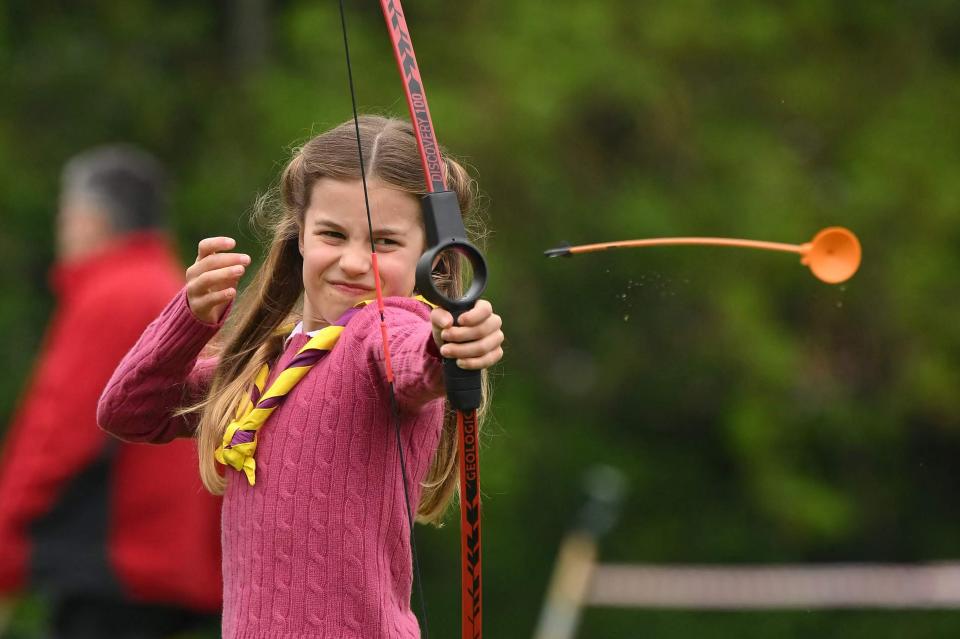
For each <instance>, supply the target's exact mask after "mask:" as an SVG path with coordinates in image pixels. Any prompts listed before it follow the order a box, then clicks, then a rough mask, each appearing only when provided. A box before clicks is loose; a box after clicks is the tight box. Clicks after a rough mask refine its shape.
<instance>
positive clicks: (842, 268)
mask: <svg viewBox="0 0 960 639" xmlns="http://www.w3.org/2000/svg"><path fill="white" fill-rule="evenodd" d="M800 248H801V253H800V254H801V255H802V256H803V257H801V258H800V263H801V264H804V265H806V266H807V267H808V268H809V269H810V270H811V271H812V272H813V274H814V275H815V276H817V277H818V278H819V279H821V280H823V281H824V282H826V283H827V284H839V283H840V282H846V281H847V280H849V279H850V278H851V277H853V274H854V273H856V272H857V269H858V268H860V258H861V255H862V251H861V250H860V240H858V239H857V236H856V235H854V234H853V233H852V232H850V231H848V230H847V229H845V228H843V227H841V226H831V227H830V228H826V229H823V230H822V231H820V232H819V233H817V234H816V236H814V238H813V240H812V241H811V242H809V243H808V244H803V245H801V247H800Z"/></svg>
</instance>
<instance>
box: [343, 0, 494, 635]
mask: <svg viewBox="0 0 960 639" xmlns="http://www.w3.org/2000/svg"><path fill="white" fill-rule="evenodd" d="M380 8H381V10H382V12H383V17H384V20H385V21H386V23H387V30H388V31H389V33H390V41H391V43H392V45H393V52H394V57H395V58H396V61H397V68H398V69H399V71H400V75H401V77H402V79H403V89H404V93H405V95H406V99H407V106H408V108H409V110H410V118H411V120H412V123H413V130H414V134H415V137H416V140H417V148H418V151H419V152H420V159H421V162H422V163H423V170H424V175H425V178H426V195H424V196H423V198H422V199H421V206H422V209H423V222H424V228H425V230H426V239H427V249H426V251H425V252H424V254H423V255H422V256H421V258H420V260H419V262H418V263H417V269H416V282H417V290H418V291H419V292H420V294H421V295H423V296H424V297H425V298H426V299H428V300H429V301H430V302H433V303H434V304H436V305H438V306H441V307H442V308H444V309H446V310H447V311H449V312H450V313H451V314H452V315H453V321H454V323H455V324H456V322H457V318H458V317H459V316H460V315H461V314H462V313H464V312H466V311H468V310H470V309H471V308H473V306H474V304H475V303H476V301H477V300H478V299H479V298H480V294H481V293H483V290H484V288H485V287H486V282H487V267H486V261H485V259H484V257H483V254H482V253H481V252H480V251H479V249H477V248H476V247H475V246H474V245H473V244H471V243H470V241H469V240H468V239H467V233H466V230H465V228H464V226H463V218H462V216H461V213H460V205H459V203H458V201H457V196H456V193H454V192H453V191H450V190H448V189H447V181H446V175H445V171H444V163H443V158H442V156H441V154H440V148H439V145H438V144H437V138H436V134H435V133H434V129H433V122H432V120H431V118H430V109H429V107H428V106H427V97H426V94H425V93H424V89H423V82H422V80H421V78H420V70H419V66H418V65H417V58H416V55H415V54H414V51H413V43H412V42H411V40H410V34H409V30H408V29H407V23H406V19H405V18H404V16H403V9H402V6H401V4H400V1H399V0H380ZM340 19H341V25H342V27H343V41H344V51H345V53H346V56H347V73H348V77H349V80H350V96H351V100H352V103H353V117H354V125H355V128H356V133H357V149H358V151H359V153H360V172H361V179H362V181H363V190H364V198H365V200H366V197H367V186H366V172H365V169H364V166H363V150H362V148H361V146H360V126H359V121H358V116H357V101H356V93H355V91H354V86H353V72H352V70H351V68H350V67H351V65H350V49H349V45H348V41H347V40H348V39H347V28H346V18H345V16H344V10H343V0H340ZM366 210H367V223H368V225H369V227H370V250H371V254H372V264H373V271H374V279H375V282H376V296H377V307H378V309H379V312H380V331H381V334H382V337H383V348H384V365H385V367H386V376H387V383H388V386H389V389H390V398H391V405H392V409H393V412H394V425H395V432H396V437H397V448H398V450H399V453H400V470H401V474H402V477H401V479H402V481H403V487H404V499H405V501H406V507H407V520H408V523H409V528H410V537H411V549H412V552H413V561H414V564H415V567H416V572H417V575H416V578H417V583H418V588H419V596H420V605H421V610H422V613H423V617H424V620H423V621H424V623H423V625H424V636H426V635H427V634H428V631H427V623H426V606H425V602H424V599H423V585H422V579H421V578H420V574H419V572H420V570H419V561H418V558H417V551H416V541H415V536H414V532H413V523H414V518H413V509H412V507H411V504H410V499H409V496H408V495H407V477H406V464H405V462H404V459H403V448H402V446H401V442H400V429H399V415H398V412H397V406H396V399H395V395H394V388H393V371H392V370H391V366H390V350H389V346H388V327H387V323H386V316H385V311H384V306H383V294H382V291H381V287H380V272H379V268H378V266H377V250H376V245H375V243H374V241H373V222H372V219H371V215H370V204H369V201H368V200H366ZM447 252H453V253H456V254H457V255H459V256H462V257H464V258H465V259H467V260H468V261H469V262H470V266H471V269H472V276H473V279H472V281H471V283H470V287H469V289H468V290H467V292H466V293H465V294H464V295H463V296H462V297H459V298H451V297H448V296H447V295H446V294H445V293H444V292H443V291H441V290H440V289H438V288H437V285H436V282H435V281H434V278H433V266H434V264H435V262H436V260H437V259H438V258H439V257H440V256H441V255H443V254H444V253H447ZM443 372H444V382H445V385H446V390H447V398H448V400H449V401H450V405H451V406H452V407H453V408H454V409H455V410H456V413H457V432H458V440H459V461H460V464H459V465H460V528H461V555H462V556H461V606H462V617H463V619H462V631H461V632H462V637H463V639H480V637H481V634H482V604H483V601H482V596H481V593H482V591H481V585H482V584H481V562H480V558H481V556H480V555H481V552H480V551H481V536H480V521H481V517H480V458H479V442H478V440H477V409H478V408H479V407H480V404H481V401H482V399H483V394H482V386H481V372H480V371H479V370H463V369H461V368H460V367H458V366H457V363H456V361H455V360H452V359H448V358H445V359H444V361H443Z"/></svg>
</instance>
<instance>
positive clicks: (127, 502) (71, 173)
mask: <svg viewBox="0 0 960 639" xmlns="http://www.w3.org/2000/svg"><path fill="white" fill-rule="evenodd" d="M164 182H165V180H164V175H163V170H162V168H161V166H160V165H159V163H158V162H157V161H156V160H155V159H153V158H152V157H151V156H149V155H147V154H146V153H144V152H142V151H139V150H137V149H134V148H132V147H128V146H109V147H100V148H96V149H92V150H90V151H87V152H85V153H83V154H81V155H79V156H76V157H74V158H73V159H72V160H70V161H69V162H68V163H67V165H66V167H65V168H64V171H63V177H62V192H61V195H60V206H59V213H58V216H57V229H56V231H57V232H56V235H57V262H56V264H55V265H54V267H53V270H52V286H53V288H54V291H55V294H56V297H57V301H58V306H57V309H56V311H55V313H54V316H53V318H52V320H51V322H50V325H49V327H48V329H47V333H46V336H45V338H44V345H43V348H42V352H41V353H40V356H39V358H38V361H37V363H36V367H35V370H34V372H33V377H32V381H31V382H30V384H29V386H28V387H27V389H26V392H25V395H24V396H23V399H22V401H21V405H20V407H19V409H18V411H17V412H16V413H15V415H14V419H13V421H12V423H11V424H10V426H9V429H8V431H7V438H6V441H5V442H3V444H2V451H0V600H4V599H5V600H6V605H7V608H9V607H10V606H11V602H12V601H13V598H14V597H15V596H16V595H17V594H20V593H28V592H29V593H35V594H37V595H39V596H40V597H41V598H42V599H43V600H44V601H45V602H46V603H47V604H48V606H49V611H50V619H49V624H50V629H49V633H48V634H49V636H51V637H56V638H58V639H60V638H62V639H70V638H85V637H90V638H93V637H97V638H111V639H122V638H124V637H143V638H147V637H163V636H168V635H170V634H174V633H182V632H189V631H196V630H199V631H201V632H202V631H203V630H204V629H206V628H214V629H215V628H216V627H217V625H218V618H219V614H218V613H219V609H220V601H221V584H220V546H219V508H220V501H219V499H217V498H215V497H213V496H211V495H209V494H208V493H207V492H206V491H205V490H203V487H202V485H201V482H200V478H199V473H198V470H197V462H196V451H195V449H194V444H193V442H192V441H191V440H188V439H187V440H180V441H178V442H175V443H174V444H171V445H167V446H149V445H143V444H126V443H122V442H119V441H117V440H116V439H114V438H112V437H110V436H109V435H107V434H106V433H104V432H103V431H102V430H100V429H99V428H98V427H97V423H96V407H97V400H98V398H99V396H100V393H101V391H102V390H103V387H104V385H105V384H106V382H107V380H108V379H109V378H110V375H111V373H112V372H113V370H114V369H115V368H116V366H117V364H118V362H119V361H120V359H121V358H122V357H123V355H124V354H125V353H126V352H127V351H128V350H130V348H131V347H132V346H133V345H134V343H135V342H136V340H137V338H138V337H139V336H140V334H141V333H142V332H143V330H144V328H146V326H147V324H148V323H149V322H150V321H151V320H152V319H153V318H154V317H156V316H157V315H158V314H159V312H160V311H161V310H162V309H163V307H164V306H165V305H166V303H167V301H168V300H169V299H170V298H171V297H172V296H173V295H174V294H175V293H176V292H177V291H178V290H180V288H181V287H182V286H183V275H182V274H183V270H182V267H181V266H180V265H179V263H178V261H177V260H176V258H175V257H174V254H173V252H172V250H171V248H170V246H169V244H168V241H167V238H166V235H165V233H164V231H163V226H164V218H165V209H166V194H165V185H164ZM0 634H2V629H0Z"/></svg>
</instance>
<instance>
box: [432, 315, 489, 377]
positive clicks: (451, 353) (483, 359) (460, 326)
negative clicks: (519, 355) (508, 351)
mask: <svg viewBox="0 0 960 639" xmlns="http://www.w3.org/2000/svg"><path fill="white" fill-rule="evenodd" d="M430 322H431V323H432V324H433V339H434V341H435V342H436V343H437V346H439V347H440V354H441V355H443V356H444V357H448V358H450V359H455V360H457V366H459V367H460V368H462V369H464V370H479V369H481V368H489V367H491V366H493V365H494V364H496V363H497V362H499V361H500V359H501V358H502V357H503V348H501V345H502V344H503V331H501V330H500V327H501V326H502V325H503V320H501V319H500V316H499V315H497V314H496V313H494V312H493V306H491V305H490V302H488V301H487V300H478V301H477V304H476V305H475V306H474V307H473V308H472V309H470V310H469V311H467V312H466V313H464V314H463V315H461V316H460V318H459V319H458V320H457V325H456V326H454V325H453V316H452V315H451V314H450V313H449V311H445V310H444V309H442V308H435V309H433V310H432V311H431V312H430Z"/></svg>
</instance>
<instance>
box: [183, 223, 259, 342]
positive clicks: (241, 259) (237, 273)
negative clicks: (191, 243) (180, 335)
mask: <svg viewBox="0 0 960 639" xmlns="http://www.w3.org/2000/svg"><path fill="white" fill-rule="evenodd" d="M236 245H237V243H236V241H234V239H233V238H232V237H208V238H205V239H202V240H200V244H198V245H197V259H196V261H195V262H194V263H193V266H191V267H190V268H188V269H187V303H188V304H189V305H190V310H191V311H192V312H193V315H194V317H196V318H197V319H198V320H200V321H201V322H206V323H207V324H216V323H218V322H219V321H220V319H221V318H222V317H223V312H224V311H225V310H226V308H227V305H228V304H230V302H231V301H233V299H234V298H235V297H236V296H237V283H238V282H239V281H240V278H241V277H243V273H244V271H245V270H246V267H247V265H249V264H250V256H249V255H246V254H244V253H225V252H224V251H229V250H230V249H232V248H233V247H235V246H236Z"/></svg>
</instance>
